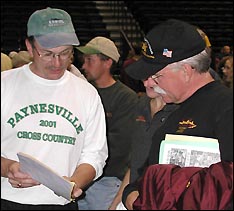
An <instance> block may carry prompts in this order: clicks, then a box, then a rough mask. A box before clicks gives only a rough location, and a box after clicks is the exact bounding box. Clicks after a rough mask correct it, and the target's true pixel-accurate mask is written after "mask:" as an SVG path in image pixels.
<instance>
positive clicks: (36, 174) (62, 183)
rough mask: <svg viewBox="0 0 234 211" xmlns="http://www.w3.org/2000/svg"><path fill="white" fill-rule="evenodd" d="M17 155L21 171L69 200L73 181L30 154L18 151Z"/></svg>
mask: <svg viewBox="0 0 234 211" xmlns="http://www.w3.org/2000/svg"><path fill="white" fill-rule="evenodd" d="M17 156H18V158H19V162H20V170H21V171H22V172H25V173H27V174H29V175H30V176H31V177H32V178H33V179H34V180H36V181H38V182H40V183H41V184H43V185H45V186H46V187H48V188H49V189H51V190H53V191H54V193H55V194H57V195H58V196H62V197H64V198H66V199H67V200H71V192H72V190H73V186H74V184H75V183H73V182H70V181H68V180H66V179H64V178H63V177H62V176H60V175H58V174H57V173H56V172H54V171H53V170H52V169H50V168H49V167H48V166H46V165H45V164H43V163H42V162H40V161H39V160H37V159H35V158H34V157H32V156H31V155H28V154H25V153H22V152H19V153H17Z"/></svg>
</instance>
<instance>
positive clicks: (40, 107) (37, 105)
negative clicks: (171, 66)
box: [1, 8, 108, 210]
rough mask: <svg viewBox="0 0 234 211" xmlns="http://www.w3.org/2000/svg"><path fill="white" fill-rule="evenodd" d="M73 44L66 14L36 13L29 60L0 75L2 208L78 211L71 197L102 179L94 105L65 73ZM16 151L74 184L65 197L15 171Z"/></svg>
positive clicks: (97, 103)
mask: <svg viewBox="0 0 234 211" xmlns="http://www.w3.org/2000/svg"><path fill="white" fill-rule="evenodd" d="M78 45H79V40H78V38H77V36H76V33H75V30H74V27H73V24H72V20H71V17H70V15H69V14H68V13H67V12H65V11H64V10H61V9H54V8H46V9H42V10H38V11H35V12H34V13H33V14H32V15H31V16H30V18H29V20H28V37H27V39H26V46H27V50H28V52H29V53H30V55H31V56H32V57H33V61H32V62H30V63H29V64H26V65H24V66H22V67H19V68H15V69H12V70H9V71H6V72H5V73H2V74H1V91H2V92H1V99H2V101H1V103H2V104H1V114H2V116H1V132H2V133H1V209H2V210H77V209H78V207H77V203H76V202H75V201H74V199H75V198H76V197H78V196H79V195H80V194H81V193H82V189H83V188H84V187H85V186H87V185H88V184H89V183H90V182H92V181H93V180H95V179H97V178H98V177H99V176H100V175H102V172H103V167H104V166H105V162H106V159H107V156H108V149H107V142H106V124H105V113H104V109H103V105H102V102H101V99H100V97H99V95H98V92H97V91H96V89H95V88H94V87H93V86H92V85H90V84H89V83H88V82H87V81H85V80H83V79H81V78H79V77H76V76H75V75H73V74H72V73H70V72H69V71H67V67H68V65H69V64H70V62H71V57H72V55H73V46H78ZM19 152H22V153H25V154H28V155H30V156H33V157H34V158H36V159H37V160H39V161H40V162H42V163H43V164H45V165H46V166H48V167H49V168H51V169H52V170H54V171H55V172H56V173H57V174H58V175H60V176H62V177H64V178H65V179H67V180H69V181H71V182H73V184H74V186H73V188H71V190H70V192H71V193H70V195H71V197H70V199H69V197H68V199H67V198H64V197H62V196H59V195H57V194H56V193H54V191H53V190H51V189H49V188H48V187H46V186H45V185H43V184H44V183H43V184H41V183H40V181H37V180H35V179H34V177H31V176H30V175H29V174H27V172H24V171H21V170H22V169H21V165H20V163H19V159H18V157H17V153H19ZM40 176H42V177H44V176H45V177H47V175H43V174H42V175H40ZM50 179H51V180H52V178H47V180H50ZM57 185H59V184H57ZM61 191H63V187H61Z"/></svg>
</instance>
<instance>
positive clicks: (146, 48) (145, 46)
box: [141, 38, 155, 59]
mask: <svg viewBox="0 0 234 211" xmlns="http://www.w3.org/2000/svg"><path fill="white" fill-rule="evenodd" d="M141 49H142V54H143V55H145V56H146V57H148V58H150V59H154V58H155V56H154V52H153V50H152V48H151V46H150V43H149V41H148V40H147V39H146V38H144V42H142V47H141Z"/></svg>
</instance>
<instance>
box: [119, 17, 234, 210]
mask: <svg viewBox="0 0 234 211" xmlns="http://www.w3.org/2000/svg"><path fill="white" fill-rule="evenodd" d="M144 41H145V42H144V45H143V56H142V58H141V59H140V60H138V61H137V62H136V63H134V64H132V65H131V66H129V67H128V68H127V70H126V71H127V72H128V74H129V75H130V76H131V77H133V78H135V79H138V80H144V83H151V84H152V85H151V89H152V90H154V91H155V92H157V93H158V94H159V95H160V96H161V97H162V99H163V101H164V102H166V103H175V104H178V105H179V107H178V108H177V109H176V111H174V112H173V113H172V114H171V115H170V116H169V117H168V119H167V120H166V121H165V122H164V124H163V125H162V126H161V127H160V128H158V129H157V130H156V132H155V133H154V135H153V137H152V145H151V149H150V153H149V156H148V162H147V164H146V166H145V167H147V166H149V165H152V164H155V163H158V155H159V148H160V143H161V141H162V140H164V139H165V135H166V134H179V135H192V136H202V137H210V138H216V139H218V141H219V147H220V155H221V161H228V162H229V161H231V162H232V161H233V151H232V148H230V147H231V146H233V129H232V128H233V101H232V100H233V94H232V92H231V91H230V90H228V89H227V88H226V87H225V86H223V85H222V84H221V83H220V82H219V81H214V79H213V78H212V77H211V75H210V73H209V65H210V55H209V52H207V49H206V45H205V43H204V40H203V39H202V37H201V36H200V34H199V32H198V31H197V29H196V27H194V26H192V25H190V24H188V23H186V22H183V21H179V20H174V19H171V20H168V21H165V22H163V23H161V24H159V25H158V26H156V27H154V28H153V29H152V30H151V31H150V32H149V33H148V34H147V36H146V38H145V40H144ZM183 122H186V124H183ZM191 124H193V126H192V127H190V126H191ZM135 156H137V155H136V154H132V158H133V159H134V157H135ZM143 169H144V168H142V172H141V174H142V173H143ZM224 170H225V169H224ZM137 185H138V184H137V182H136V183H131V184H129V185H128V186H127V187H126V188H125V189H124V194H123V202H124V204H125V206H126V207H127V208H128V209H130V210H131V209H133V203H134V201H135V200H136V198H137V197H139V192H138V191H139V189H138V186H137ZM156 194H157V193H156ZM160 194H162V193H160ZM172 206H173V204H172Z"/></svg>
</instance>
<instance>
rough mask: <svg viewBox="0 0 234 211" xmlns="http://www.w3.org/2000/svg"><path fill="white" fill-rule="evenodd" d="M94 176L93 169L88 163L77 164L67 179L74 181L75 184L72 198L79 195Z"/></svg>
mask: <svg viewBox="0 0 234 211" xmlns="http://www.w3.org/2000/svg"><path fill="white" fill-rule="evenodd" d="M95 176H96V171H95V169H94V168H93V167H92V166H91V165H90V164H86V163H83V164H81V165H79V166H78V167H77V168H76V170H75V172H74V174H73V175H72V176H71V178H70V179H69V180H70V181H72V182H75V186H74V189H73V192H72V198H76V197H78V196H80V195H81V193H82V190H81V189H83V188H84V187H85V186H87V185H88V184H89V183H90V182H92V181H93V180H94V178H95Z"/></svg>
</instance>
